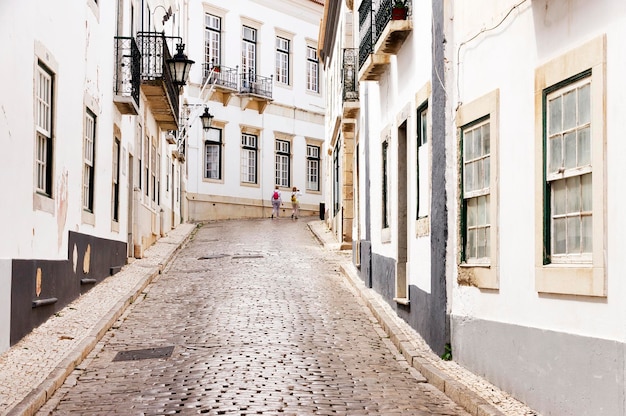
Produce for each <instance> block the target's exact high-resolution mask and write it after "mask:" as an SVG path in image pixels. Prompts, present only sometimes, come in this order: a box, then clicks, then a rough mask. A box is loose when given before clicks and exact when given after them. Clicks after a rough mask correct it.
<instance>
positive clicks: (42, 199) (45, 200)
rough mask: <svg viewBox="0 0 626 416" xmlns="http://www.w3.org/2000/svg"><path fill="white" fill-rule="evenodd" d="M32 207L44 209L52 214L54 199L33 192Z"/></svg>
mask: <svg viewBox="0 0 626 416" xmlns="http://www.w3.org/2000/svg"><path fill="white" fill-rule="evenodd" d="M33 208H34V209H35V210H36V211H44V212H47V213H49V214H54V199H52V198H50V197H48V196H45V195H41V194H37V193H35V194H33Z"/></svg>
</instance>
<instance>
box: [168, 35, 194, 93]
mask: <svg viewBox="0 0 626 416" xmlns="http://www.w3.org/2000/svg"><path fill="white" fill-rule="evenodd" d="M184 49H185V44H184V43H179V44H178V45H176V50H177V52H176V55H174V57H173V58H170V59H168V60H167V65H168V66H169V68H170V73H171V74H172V81H173V82H174V84H176V85H178V87H179V88H180V87H182V86H183V85H185V84H186V83H187V80H188V79H189V71H190V70H191V65H193V64H194V63H195V61H192V60H191V59H188V58H187V55H185V54H184V53H183V50H184Z"/></svg>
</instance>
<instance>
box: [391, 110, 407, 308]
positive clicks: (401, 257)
mask: <svg viewBox="0 0 626 416" xmlns="http://www.w3.org/2000/svg"><path fill="white" fill-rule="evenodd" d="M397 150H398V153H397V155H398V172H397V173H398V174H397V176H396V180H397V183H396V185H397V187H396V188H397V189H398V213H397V218H398V239H397V242H396V251H397V253H398V260H397V265H396V297H395V299H394V300H395V301H396V302H398V303H402V304H408V301H409V295H408V289H407V260H408V232H407V211H408V209H407V205H408V203H407V194H408V185H409V178H408V176H407V172H408V169H407V163H408V162H407V122H406V120H405V121H404V122H403V123H402V124H401V125H400V126H399V127H398V149H397Z"/></svg>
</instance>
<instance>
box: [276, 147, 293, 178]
mask: <svg viewBox="0 0 626 416" xmlns="http://www.w3.org/2000/svg"><path fill="white" fill-rule="evenodd" d="M290 145H291V143H290V142H288V141H286V140H276V164H275V175H274V178H275V179H274V184H276V185H278V186H282V187H289V186H290V183H289V177H290V160H291V154H290Z"/></svg>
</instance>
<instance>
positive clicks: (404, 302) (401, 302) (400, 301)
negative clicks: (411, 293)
mask: <svg viewBox="0 0 626 416" xmlns="http://www.w3.org/2000/svg"><path fill="white" fill-rule="evenodd" d="M393 301H394V302H396V303H397V304H399V305H404V306H409V305H410V304H411V301H410V300H409V298H393Z"/></svg>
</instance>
